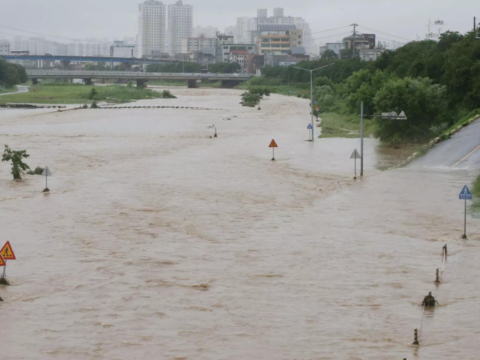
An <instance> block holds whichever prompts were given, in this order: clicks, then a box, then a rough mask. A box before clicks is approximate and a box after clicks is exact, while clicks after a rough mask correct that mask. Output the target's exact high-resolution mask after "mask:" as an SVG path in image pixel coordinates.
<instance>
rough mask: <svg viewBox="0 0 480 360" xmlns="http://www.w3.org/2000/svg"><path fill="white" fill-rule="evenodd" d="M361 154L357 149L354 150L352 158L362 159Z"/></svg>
mask: <svg viewBox="0 0 480 360" xmlns="http://www.w3.org/2000/svg"><path fill="white" fill-rule="evenodd" d="M360 157H361V156H360V154H359V153H358V151H357V149H355V151H354V152H353V154H352V156H350V159H360Z"/></svg>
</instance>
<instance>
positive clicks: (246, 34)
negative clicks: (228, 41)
mask: <svg viewBox="0 0 480 360" xmlns="http://www.w3.org/2000/svg"><path fill="white" fill-rule="evenodd" d="M256 28H257V22H256V20H255V19H253V18H249V17H239V18H237V26H235V42H237V43H239V44H241V43H251V42H252V33H251V32H252V31H253V30H256Z"/></svg>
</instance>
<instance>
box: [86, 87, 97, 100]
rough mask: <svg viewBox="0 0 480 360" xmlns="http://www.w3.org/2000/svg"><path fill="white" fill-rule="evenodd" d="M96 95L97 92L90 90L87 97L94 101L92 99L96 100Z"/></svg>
mask: <svg viewBox="0 0 480 360" xmlns="http://www.w3.org/2000/svg"><path fill="white" fill-rule="evenodd" d="M97 95H98V92H97V90H95V89H92V90H90V94H89V95H88V98H89V99H90V100H94V99H96V97H97Z"/></svg>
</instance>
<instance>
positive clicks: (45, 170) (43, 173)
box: [42, 166, 52, 176]
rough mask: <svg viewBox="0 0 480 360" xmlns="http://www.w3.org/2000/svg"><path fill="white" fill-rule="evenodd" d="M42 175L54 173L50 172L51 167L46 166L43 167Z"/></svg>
mask: <svg viewBox="0 0 480 360" xmlns="http://www.w3.org/2000/svg"><path fill="white" fill-rule="evenodd" d="M42 175H43V176H52V173H51V172H50V169H49V168H48V166H45V169H43V172H42Z"/></svg>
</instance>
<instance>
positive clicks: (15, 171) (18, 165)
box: [2, 145, 30, 179]
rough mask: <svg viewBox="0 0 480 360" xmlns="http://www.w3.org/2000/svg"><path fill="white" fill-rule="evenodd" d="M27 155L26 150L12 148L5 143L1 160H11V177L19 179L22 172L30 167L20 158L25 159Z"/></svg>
mask: <svg viewBox="0 0 480 360" xmlns="http://www.w3.org/2000/svg"><path fill="white" fill-rule="evenodd" d="M29 156H30V155H28V154H27V151H26V150H12V149H10V147H9V146H8V145H5V150H4V152H3V157H2V161H11V162H12V175H13V178H14V179H21V178H22V174H23V173H24V172H25V171H26V170H30V167H29V166H28V165H27V164H25V163H24V162H23V161H22V159H26V158H28V157H29Z"/></svg>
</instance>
